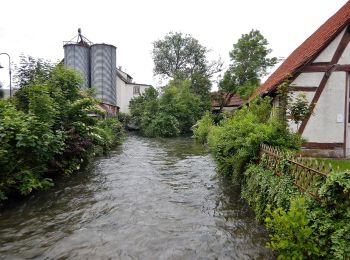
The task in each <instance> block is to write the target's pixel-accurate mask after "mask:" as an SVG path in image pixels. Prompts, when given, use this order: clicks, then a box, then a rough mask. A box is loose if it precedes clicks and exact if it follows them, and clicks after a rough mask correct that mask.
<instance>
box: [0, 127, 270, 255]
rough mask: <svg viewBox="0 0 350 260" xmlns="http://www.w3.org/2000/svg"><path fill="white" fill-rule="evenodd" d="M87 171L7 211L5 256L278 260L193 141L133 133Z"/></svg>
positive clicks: (0, 220) (233, 190) (0, 225)
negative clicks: (142, 135) (148, 136)
mask: <svg viewBox="0 0 350 260" xmlns="http://www.w3.org/2000/svg"><path fill="white" fill-rule="evenodd" d="M92 166H93V167H92V168H91V171H89V172H82V173H78V174H76V175H74V176H71V177H70V178H67V179H62V181H60V182H59V183H57V185H56V186H55V187H53V188H52V189H51V190H50V191H42V192H39V193H38V194H37V195H35V196H30V197H28V198H27V199H26V200H25V201H23V202H20V203H18V204H16V205H14V206H13V207H12V208H9V209H7V210H6V211H4V212H2V213H1V214H0V232H1V234H2V236H1V238H0V240H1V247H0V254H1V255H2V256H3V257H5V258H11V257H12V258H14V257H19V258H31V257H37V258H60V257H62V258H98V259H101V258H108V257H111V256H114V257H116V258H122V259H128V258H139V259H159V258H165V259H169V258H173V259H193V258H212V259H215V258H217V259H245V258H250V259H259V258H260V259H271V258H273V254H272V253H271V251H270V250H268V249H266V248H265V247H264V245H265V243H266V242H267V240H268V235H267V233H266V231H265V230H264V228H263V226H262V225H260V224H259V223H258V222H257V221H256V220H255V218H254V213H253V212H252V211H251V210H250V209H249V207H248V206H247V204H246V203H245V202H244V201H242V200H241V199H240V195H239V189H237V186H234V185H232V183H231V182H230V181H227V180H225V179H222V178H218V177H217V174H216V170H215V163H214V161H213V159H212V156H211V155H210V154H208V152H207V151H206V150H205V148H204V147H203V146H202V145H201V144H198V143H196V142H194V141H193V140H192V139H190V138H174V139H146V138H143V137H139V136H136V135H133V134H131V135H130V136H129V137H127V139H126V140H125V142H124V143H123V145H121V146H118V147H116V148H115V149H113V150H112V152H111V153H110V154H109V155H108V156H105V157H102V158H100V159H98V160H96V161H95V162H94V163H93V165H92Z"/></svg>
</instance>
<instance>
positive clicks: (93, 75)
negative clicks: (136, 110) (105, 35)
mask: <svg viewBox="0 0 350 260" xmlns="http://www.w3.org/2000/svg"><path fill="white" fill-rule="evenodd" d="M63 49H64V65H65V66H67V67H69V68H73V69H75V70H76V71H77V72H79V73H80V74H81V76H82V78H83V83H82V86H81V87H82V88H91V87H94V88H96V98H97V99H99V100H100V101H101V107H103V108H104V109H105V110H106V111H107V112H108V113H109V114H113V115H115V114H116V113H117V111H119V109H120V111H121V112H125V113H127V112H129V102H130V100H131V99H132V98H133V97H135V96H138V95H140V94H141V93H142V92H144V90H145V89H146V88H148V87H150V85H146V84H136V83H133V82H132V77H130V76H129V75H128V74H127V73H125V72H122V71H121V70H119V71H118V70H117V54H116V53H117V48H116V47H115V46H113V45H110V44H105V43H100V44H93V43H92V42H91V41H89V40H88V39H87V38H86V37H84V36H83V35H82V34H81V30H80V29H78V36H76V37H74V38H73V39H72V40H70V41H67V42H64V43H63ZM134 86H136V88H135V89H134ZM130 90H131V91H132V94H130ZM137 90H138V91H137Z"/></svg>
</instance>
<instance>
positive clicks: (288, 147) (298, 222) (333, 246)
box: [193, 98, 350, 259]
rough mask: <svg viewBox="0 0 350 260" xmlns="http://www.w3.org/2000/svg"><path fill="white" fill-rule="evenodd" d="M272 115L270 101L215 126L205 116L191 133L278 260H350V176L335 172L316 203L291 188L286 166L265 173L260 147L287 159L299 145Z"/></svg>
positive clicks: (322, 184) (253, 105)
mask: <svg viewBox="0 0 350 260" xmlns="http://www.w3.org/2000/svg"><path fill="white" fill-rule="evenodd" d="M271 109H272V107H271V105H270V99H269V98H264V99H258V100H255V101H254V102H252V103H251V104H250V105H249V107H248V106H245V107H243V108H242V109H240V110H238V111H236V112H234V113H233V114H225V115H224V117H223V119H222V120H221V121H220V122H219V123H217V124H215V123H214V121H215V120H214V118H213V115H211V114H209V113H208V114H206V115H205V116H204V117H203V118H202V119H201V120H199V121H198V122H197V124H196V125H195V126H194V127H193V131H194V137H195V138H197V139H198V140H199V141H201V142H204V143H207V144H208V146H209V149H210V150H211V152H212V154H213V156H214V159H215V161H216V163H217V166H218V170H219V172H220V173H221V174H223V175H228V176H230V177H231V178H232V180H233V181H234V182H236V183H238V184H240V185H241V188H242V197H243V198H244V199H245V200H246V201H247V202H248V203H249V205H250V206H251V207H252V208H253V209H254V211H255V213H256V217H257V219H258V220H260V221H262V222H265V224H266V227H267V229H268V230H269V232H270V238H271V239H270V242H269V243H268V247H270V248H272V249H273V250H275V251H276V252H277V253H278V258H279V259H349V258H350V247H349V241H350V199H349V194H350V175H349V174H348V173H346V172H344V171H342V172H333V173H331V174H330V175H329V176H328V177H327V178H325V180H324V181H322V182H319V183H318V184H317V185H318V188H319V194H318V195H319V197H320V200H319V201H316V200H315V199H314V198H312V197H310V196H309V195H308V193H307V192H305V193H301V192H300V191H299V190H298V189H297V187H296V186H294V185H293V179H292V176H291V175H290V174H289V170H288V169H289V168H288V167H289V165H288V163H287V162H285V161H283V160H282V161H281V163H280V165H279V169H280V171H281V172H282V176H277V175H276V174H275V173H274V172H273V171H271V170H268V169H267V167H265V166H266V165H265V164H266V161H264V160H263V159H261V160H259V159H260V158H259V147H260V144H261V143H264V144H267V145H270V146H274V147H278V148H279V149H281V150H283V151H285V152H286V153H294V152H296V151H298V150H299V149H300V145H301V143H302V140H301V138H300V136H299V135H297V134H294V133H291V132H290V131H289V130H288V128H287V127H286V121H285V120H282V119H281V117H279V116H272V117H271V115H270V111H271ZM274 114H276V115H280V114H281V113H279V112H278V111H276V113H274ZM313 188H314V187H313Z"/></svg>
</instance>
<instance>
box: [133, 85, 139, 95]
mask: <svg viewBox="0 0 350 260" xmlns="http://www.w3.org/2000/svg"><path fill="white" fill-rule="evenodd" d="M135 94H140V86H134V95H135Z"/></svg>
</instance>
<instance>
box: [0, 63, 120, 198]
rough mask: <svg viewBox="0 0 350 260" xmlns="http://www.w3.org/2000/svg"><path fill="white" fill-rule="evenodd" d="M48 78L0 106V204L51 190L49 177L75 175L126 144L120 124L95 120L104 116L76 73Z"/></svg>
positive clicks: (64, 71) (60, 71)
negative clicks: (17, 196) (13, 196)
mask: <svg viewBox="0 0 350 260" xmlns="http://www.w3.org/2000/svg"><path fill="white" fill-rule="evenodd" d="M29 66H31V65H30V64H29ZM48 75H49V76H48V78H47V79H45V80H44V79H42V80H40V81H38V80H35V81H28V82H27V83H25V86H23V87H22V88H21V89H19V90H18V91H17V92H16V94H15V96H14V98H12V99H11V100H10V99H7V100H0V169H1V171H0V200H2V199H6V198H7V195H8V194H10V193H14V192H17V193H19V194H22V195H27V194H29V193H31V192H33V191H34V190H38V189H44V188H47V187H50V186H52V185H53V181H52V180H51V179H49V178H46V174H47V172H48V171H49V172H50V173H51V174H52V175H54V174H60V173H63V174H71V173H74V172H76V171H78V170H79V169H81V167H82V166H84V165H86V164H87V163H88V162H89V160H90V159H91V158H93V157H94V155H96V154H98V153H103V152H106V151H108V150H109V149H110V148H111V147H113V146H114V145H116V144H119V143H121V142H122V140H123V137H124V135H123V128H122V125H121V123H120V122H119V121H117V120H116V119H106V120H105V119H99V120H98V119H97V118H95V117H92V116H91V115H101V116H104V113H103V112H102V111H101V109H99V108H98V107H97V104H98V102H97V101H96V100H95V99H94V98H93V97H92V96H91V95H90V94H89V93H88V92H82V91H81V90H80V88H79V85H80V82H81V80H80V77H79V76H77V75H76V73H75V72H74V71H72V70H67V69H65V68H63V67H61V66H57V67H55V68H54V69H52V70H51V71H50V72H49V73H48Z"/></svg>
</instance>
